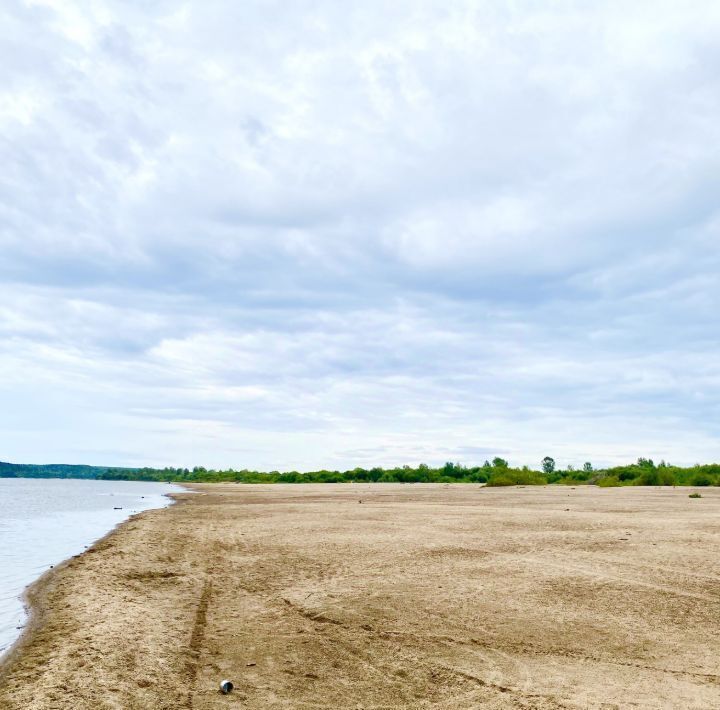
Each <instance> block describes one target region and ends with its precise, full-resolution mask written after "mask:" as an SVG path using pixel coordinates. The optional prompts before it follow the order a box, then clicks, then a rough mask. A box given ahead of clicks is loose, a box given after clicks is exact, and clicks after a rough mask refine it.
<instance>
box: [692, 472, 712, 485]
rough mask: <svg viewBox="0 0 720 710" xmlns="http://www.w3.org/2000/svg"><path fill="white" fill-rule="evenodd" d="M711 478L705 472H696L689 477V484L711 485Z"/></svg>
mask: <svg viewBox="0 0 720 710" xmlns="http://www.w3.org/2000/svg"><path fill="white" fill-rule="evenodd" d="M712 483H713V482H712V478H710V476H708V475H707V473H696V474H695V475H694V476H693V477H692V478H691V479H690V485H691V486H712Z"/></svg>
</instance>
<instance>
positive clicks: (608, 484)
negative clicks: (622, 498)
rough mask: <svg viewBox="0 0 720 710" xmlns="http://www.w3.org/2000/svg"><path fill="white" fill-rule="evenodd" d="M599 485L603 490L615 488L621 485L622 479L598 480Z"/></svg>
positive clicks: (609, 477)
mask: <svg viewBox="0 0 720 710" xmlns="http://www.w3.org/2000/svg"><path fill="white" fill-rule="evenodd" d="M597 484H598V486H600V487H601V488H615V487H616V486H619V485H620V479H619V478H618V477H617V476H605V477H604V478H600V479H598V482H597Z"/></svg>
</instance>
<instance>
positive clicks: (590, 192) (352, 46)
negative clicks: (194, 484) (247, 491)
mask: <svg viewBox="0 0 720 710" xmlns="http://www.w3.org/2000/svg"><path fill="white" fill-rule="evenodd" d="M0 27H2V28H3V29H2V30H0V60H1V61H0V80H1V82H0V86H2V87H3V88H2V90H1V91H0V127H1V129H2V140H1V141H0V160H1V161H2V164H3V171H2V173H0V279H2V281H1V283H0V338H1V339H0V367H2V370H3V372H4V373H6V375H5V376H4V378H3V381H2V382H1V383H0V394H1V396H2V397H3V401H4V402H5V403H6V406H5V407H4V413H3V414H2V415H0V429H1V430H2V431H3V432H4V435H5V436H4V441H5V448H4V450H3V451H0V458H4V459H15V460H27V461H43V460H50V459H53V460H67V461H75V460H77V461H80V460H87V461H95V462H105V463H138V462H140V463H142V462H145V461H147V462H148V463H164V462H168V463H175V464H187V465H192V464H196V463H197V464H205V465H232V466H235V467H240V466H260V467H266V468H273V467H276V466H277V467H288V468H308V467H314V466H322V465H338V466H345V465H347V466H352V465H355V463H356V462H357V463H365V462H370V461H372V462H373V463H396V462H397V463H401V462H404V461H406V460H407V461H418V460H421V459H427V460H432V461H437V460H440V459H443V458H463V457H470V458H472V457H475V456H477V457H480V458H485V457H486V452H489V451H493V450H494V451H497V452H498V453H503V454H504V455H508V456H510V458H512V459H513V460H515V461H516V462H518V463H526V462H527V463H535V462H536V461H537V460H538V459H539V458H540V457H541V456H542V455H545V454H546V453H557V454H558V456H556V458H558V459H559V460H562V459H563V457H565V458H566V459H567V460H573V461H574V462H576V463H577V462H578V461H580V459H583V460H584V459H585V458H587V457H593V459H594V460H596V461H597V462H603V461H606V462H609V461H614V460H620V459H623V458H624V457H628V456H631V457H632V456H637V455H651V456H655V457H656V458H660V457H661V456H665V457H666V458H671V459H673V460H676V461H691V462H692V461H695V460H699V459H713V458H715V459H716V458H717V457H718V451H717V445H716V443H715V442H716V440H717V433H718V432H717V427H716V426H715V425H714V424H713V422H714V421H717V407H718V372H717V369H716V367H715V366H714V361H715V359H716V358H715V351H716V350H717V345H718V343H717V335H716V333H714V331H713V328H712V323H713V322H714V318H715V313H716V312H717V307H718V300H719V296H720V294H719V293H718V288H717V285H716V284H717V279H716V276H715V274H716V273H717V269H718V266H719V265H720V264H718V262H719V261H720V259H719V254H718V244H720V241H719V236H720V235H718V216H717V209H716V204H715V196H716V194H717V191H718V187H719V185H718V179H717V175H718V174H720V172H719V171H718V169H719V168H720V150H719V149H718V147H717V146H719V145H720V140H719V139H720V135H719V134H720V122H719V121H718V120H717V119H718V115H719V114H720V105H719V103H720V98H718V97H720V91H719V90H720V85H719V83H720V80H719V79H718V76H720V74H719V73H718V71H717V69H718V64H719V63H720V56H718V54H717V51H716V50H715V49H714V46H715V43H714V37H715V36H716V35H717V32H718V30H719V29H720V11H719V10H718V8H717V7H716V6H715V5H714V4H713V3H710V2H707V3H695V4H694V5H693V7H692V8H688V6H687V5H686V4H683V3H679V2H678V3H663V4H662V5H661V6H658V5H657V4H656V3H649V2H641V3H635V4H633V6H632V7H628V6H627V4H626V3H625V4H623V3H615V2H611V3H605V4H599V5H594V6H592V7H591V6H578V5H572V4H566V3H559V4H554V5H552V6H549V5H546V6H539V5H537V4H536V3H529V2H520V3H507V4H503V3H484V2H471V1H467V2H458V3H453V4H451V5H450V6H448V5H447V4H443V3H439V2H429V1H428V2H419V3H418V2H408V3H405V2H398V3H392V4H390V5H388V4H387V3H379V2H378V3H375V2H370V3H363V4H361V5H355V6H349V5H338V4H336V3H330V2H320V3H317V2H313V3H310V2H308V3H305V2H299V3H293V4H291V5H288V4H286V3H254V2H250V3H242V4H236V3H229V2H224V1H221V0H217V1H216V2H212V3H209V4H208V3H205V4H198V3H185V4H183V5H181V6H178V5H177V4H176V3H162V2H158V3H153V4H151V5H147V4H142V3H140V4H139V3H120V2H114V1H109V0H105V1H104V2H100V3H92V4H88V3H85V2H70V1H66V2H60V1H59V0H58V1H57V2H43V3H37V2H35V3H30V4H24V3H20V2H16V3H11V4H9V5H6V6H5V7H4V8H3V9H2V10H0ZM487 455H489V454H487ZM580 462H581V461H580Z"/></svg>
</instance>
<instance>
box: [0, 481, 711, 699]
mask: <svg viewBox="0 0 720 710" xmlns="http://www.w3.org/2000/svg"><path fill="white" fill-rule="evenodd" d="M195 489H196V490H197V491H198V493H194V494H182V495H180V496H179V497H180V499H181V502H180V503H179V504H178V505H175V506H173V507H171V508H168V509H165V510H157V511H149V512H146V513H142V514H140V515H138V516H136V517H134V518H132V519H131V520H130V521H129V522H128V523H126V524H125V525H123V526H122V527H120V528H119V529H118V530H117V531H115V532H114V533H112V534H111V535H109V536H108V537H107V538H105V539H104V540H103V541H101V542H99V543H98V544H96V545H95V546H93V548H92V549H91V550H89V551H88V552H87V553H85V554H83V555H82V556H80V557H77V558H75V559H72V560H70V561H69V562H68V563H67V564H65V565H63V566H62V567H61V568H58V569H56V570H54V571H52V572H51V573H50V574H49V575H47V576H46V577H45V578H43V580H42V581H41V582H40V583H39V584H38V585H36V586H35V587H34V588H33V590H32V594H31V598H32V602H33V604H34V608H35V611H36V614H35V617H34V621H33V625H32V629H31V631H30V632H29V634H27V635H26V639H25V640H24V643H23V645H22V646H21V647H20V648H19V649H17V652H16V653H15V654H14V655H13V656H12V657H11V658H10V659H9V661H8V662H6V664H5V667H4V669H3V671H2V673H0V708H3V710H33V709H41V708H42V709H43V710H44V709H46V708H48V709H49V708H52V709H58V710H60V709H65V708H67V709H68V710H71V709H72V710H80V709H84V708H88V709H90V708H92V709H93V710H95V709H98V708H122V709H135V708H137V709H138V710H141V709H142V710H153V709H156V708H167V709H168V710H170V709H172V710H177V709H184V708H193V709H196V710H200V709H201V708H262V709H267V708H333V709H340V708H366V709H369V708H377V709H379V708H448V709H450V708H452V709H456V708H629V707H632V708H683V709H686V708H703V709H707V708H719V707H720V633H719V632H720V554H719V553H720V489H705V490H703V491H702V493H703V497H702V498H701V499H690V498H688V492H689V491H688V489H681V488H678V489H648V488H642V489H641V488H622V489H598V488H594V487H577V488H575V489H570V488H566V487H560V486H551V487H528V488H509V489H490V488H482V487H479V486H473V485H455V486H442V485H437V486H434V485H395V484H385V485H382V484H376V485H371V486H368V485H358V484H345V485H304V486H246V485H213V486H197V487H195ZM360 501H362V502H360ZM223 678H229V679H231V680H232V681H233V682H234V683H235V686H236V689H235V691H234V692H233V693H232V694H230V695H227V696H223V695H221V694H220V693H219V692H218V684H219V682H220V680H222V679H223Z"/></svg>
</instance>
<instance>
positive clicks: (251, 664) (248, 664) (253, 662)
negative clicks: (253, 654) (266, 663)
mask: <svg viewBox="0 0 720 710" xmlns="http://www.w3.org/2000/svg"><path fill="white" fill-rule="evenodd" d="M245 665H246V666H247V667H248V668H250V667H251V666H256V665H257V663H255V661H250V663H246V664H245Z"/></svg>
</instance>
